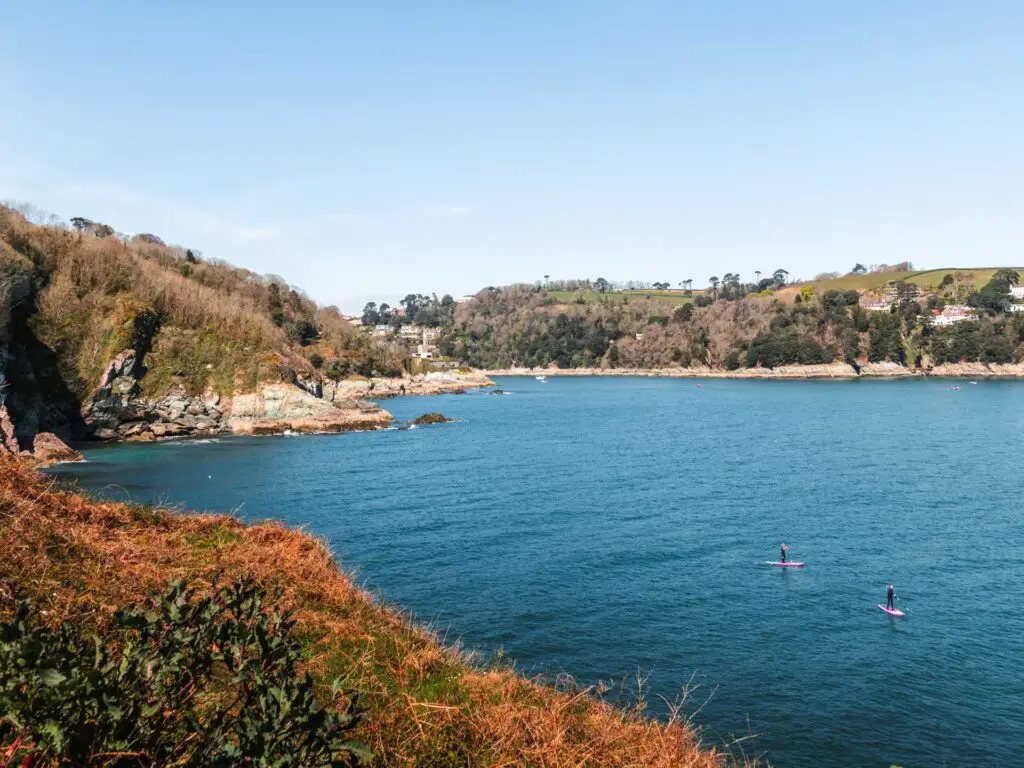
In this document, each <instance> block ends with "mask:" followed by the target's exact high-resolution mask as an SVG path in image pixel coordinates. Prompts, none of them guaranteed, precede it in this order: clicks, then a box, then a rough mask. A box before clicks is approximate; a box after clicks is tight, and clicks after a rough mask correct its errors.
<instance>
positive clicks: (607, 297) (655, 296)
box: [549, 288, 706, 306]
mask: <svg viewBox="0 0 1024 768" xmlns="http://www.w3.org/2000/svg"><path fill="white" fill-rule="evenodd" d="M549 293H550V294H551V296H552V297H553V298H554V299H555V300H556V301H560V302H562V303H563V304H571V303H572V302H574V301H576V300H577V299H579V298H582V299H583V300H584V301H586V302H587V303H588V304H591V303H592V304H597V303H599V302H602V301H605V302H611V303H622V302H623V301H625V300H627V299H628V300H629V301H644V300H646V299H650V300H651V301H664V302H666V303H669V304H672V305H673V306H679V305H680V304H686V303H687V302H691V301H693V299H694V298H695V297H696V296H700V295H701V294H703V293H706V291H701V290H697V289H696V288H695V289H694V290H693V293H692V295H687V294H686V292H685V291H680V290H668V291H655V290H650V291H608V292H606V293H598V292H597V291H549Z"/></svg>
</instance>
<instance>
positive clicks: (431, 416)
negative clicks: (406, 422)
mask: <svg viewBox="0 0 1024 768" xmlns="http://www.w3.org/2000/svg"><path fill="white" fill-rule="evenodd" d="M449 421H452V419H449V418H448V417H447V416H445V415H444V414H441V413H424V414H423V415H422V416H418V417H417V418H415V419H413V420H412V423H413V424H445V423H447V422H449Z"/></svg>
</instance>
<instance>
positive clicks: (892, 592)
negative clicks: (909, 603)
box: [885, 584, 896, 609]
mask: <svg viewBox="0 0 1024 768" xmlns="http://www.w3.org/2000/svg"><path fill="white" fill-rule="evenodd" d="M895 600H896V588H895V587H894V586H893V585H892V584H890V585H889V589H888V590H887V591H886V593H885V607H886V608H893V609H895V608H896V605H895V602H894V601H895Z"/></svg>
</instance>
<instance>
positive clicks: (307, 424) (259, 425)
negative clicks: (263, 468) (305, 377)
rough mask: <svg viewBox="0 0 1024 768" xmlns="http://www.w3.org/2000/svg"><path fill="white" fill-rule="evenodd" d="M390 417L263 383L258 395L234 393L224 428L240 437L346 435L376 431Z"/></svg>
mask: <svg viewBox="0 0 1024 768" xmlns="http://www.w3.org/2000/svg"><path fill="white" fill-rule="evenodd" d="M390 423H391V414H389V413H388V412H387V411H385V410H383V409H381V408H379V407H378V406H376V405H374V404H373V403H367V402H363V401H358V400H352V399H345V400H342V401H335V403H334V404H332V403H330V402H328V401H326V400H322V399H320V398H318V397H315V396H314V395H312V394H310V393H309V392H307V391H304V390H302V389H299V388H298V387H296V386H294V385H291V384H267V385H264V386H263V387H261V388H260V390H259V391H258V392H251V393H246V394H236V395H235V396H234V397H233V398H232V401H231V404H230V409H229V412H228V417H227V426H228V428H229V429H230V431H231V432H234V433H235V434H240V435H262V434H273V433H279V432H348V431H352V430H358V429H377V428H379V427H386V426H388V424H390Z"/></svg>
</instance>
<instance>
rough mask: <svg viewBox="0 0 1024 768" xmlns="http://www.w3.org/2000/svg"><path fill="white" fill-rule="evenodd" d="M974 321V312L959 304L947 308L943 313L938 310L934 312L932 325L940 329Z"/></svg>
mask: <svg viewBox="0 0 1024 768" xmlns="http://www.w3.org/2000/svg"><path fill="white" fill-rule="evenodd" d="M974 319H975V314H974V310H973V309H971V308H970V307H965V306H963V305H959V304H954V305H950V306H947V307H945V308H943V309H942V311H941V312H940V311H939V310H937V309H933V310H932V325H936V326H940V327H941V326H945V325H954V324H956V323H962V322H963V321H965V320H974Z"/></svg>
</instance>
